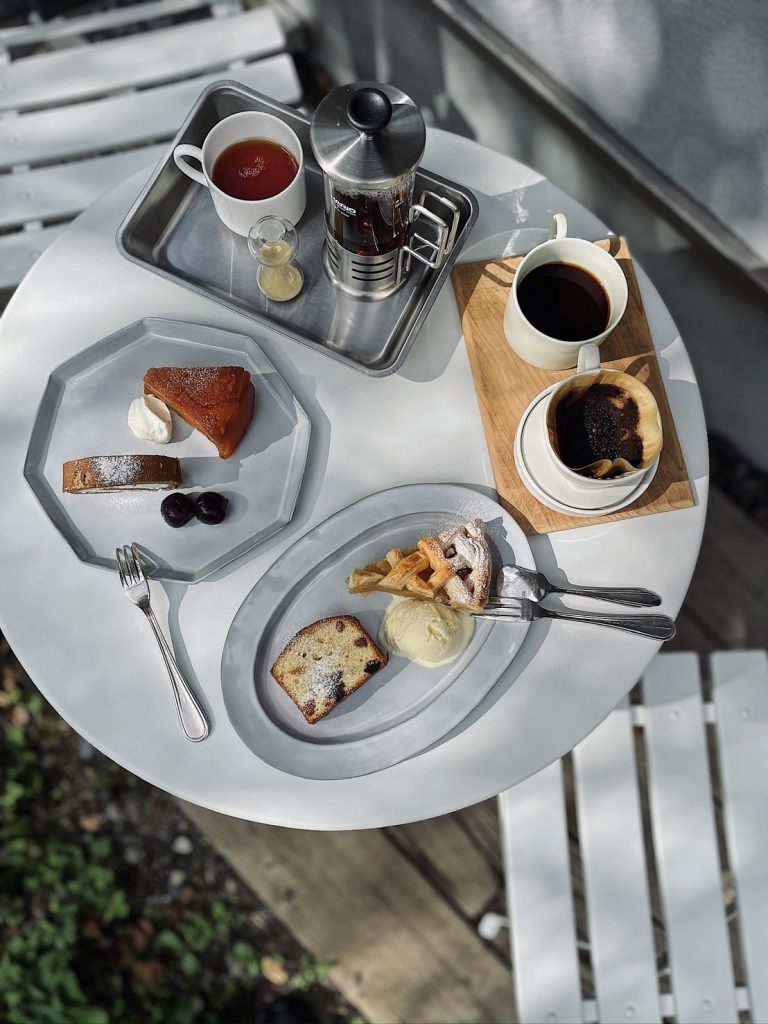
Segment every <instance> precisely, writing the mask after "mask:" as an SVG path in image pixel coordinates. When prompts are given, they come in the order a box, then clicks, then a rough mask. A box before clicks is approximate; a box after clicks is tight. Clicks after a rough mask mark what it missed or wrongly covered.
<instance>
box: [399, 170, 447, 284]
mask: <svg viewBox="0 0 768 1024" xmlns="http://www.w3.org/2000/svg"><path fill="white" fill-rule="evenodd" d="M429 201H432V202H437V203H440V204H442V206H444V207H445V208H446V209H448V210H449V211H450V213H451V215H452V216H451V219H450V222H448V221H446V220H445V219H444V218H443V217H441V216H440V215H439V214H437V213H435V212H434V210H430V209H429V207H428V206H427V202H429ZM422 219H423V220H427V221H429V223H430V224H431V225H433V226H434V228H435V237H434V238H425V237H424V235H420V234H418V233H417V231H416V230H415V228H414V225H415V223H416V221H418V220H422ZM408 224H409V228H408V242H407V244H406V245H404V246H403V252H404V253H405V254H406V255H405V269H406V270H408V269H409V268H410V261H411V256H414V257H415V258H416V259H417V260H420V261H421V262H422V263H424V264H426V265H427V266H428V267H430V269H432V270H436V269H437V268H438V267H441V266H442V265H443V263H444V262H445V258H446V256H447V255H448V253H449V252H450V251H451V249H452V248H453V243H454V242H455V241H456V232H457V230H458V227H459V208H458V207H457V206H456V204H455V203H452V202H451V200H450V199H446V198H445V196H440V195H438V194H437V192H430V191H428V190H427V189H425V190H424V191H423V192H422V193H421V195H420V197H419V202H418V203H414V204H413V206H411V208H410V210H409V211H408Z"/></svg>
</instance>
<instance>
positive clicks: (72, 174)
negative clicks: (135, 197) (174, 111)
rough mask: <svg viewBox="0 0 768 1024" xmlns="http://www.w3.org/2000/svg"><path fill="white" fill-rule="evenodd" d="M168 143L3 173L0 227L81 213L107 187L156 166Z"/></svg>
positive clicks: (0, 194)
mask: <svg viewBox="0 0 768 1024" xmlns="http://www.w3.org/2000/svg"><path fill="white" fill-rule="evenodd" d="M165 150H166V147H165V146H147V147H146V148H144V149H131V150H127V151H126V152H124V153H114V154H113V155H112V156H105V157H97V158H96V159H94V160H76V161H73V162H72V163H68V164H63V165H62V166H60V167H45V168H42V169H41V170H38V171H26V172H23V173H19V174H3V175H2V176H0V227H3V228H5V227H14V226H17V225H19V224H23V223H24V222H25V221H31V220H48V221H50V220H60V219H62V218H64V217H75V216H77V214H78V213H82V211H83V210H85V209H86V208H87V207H89V206H90V205H91V203H93V202H94V201H95V200H96V199H98V198H99V196H101V195H103V194H104V193H105V192H106V191H108V189H110V188H113V187H114V186H115V185H118V184H119V183H120V182H121V181H124V180H125V179H126V178H127V177H128V176H129V175H131V174H134V173H135V172H136V171H139V170H141V168H142V167H149V166H154V165H155V164H156V163H157V161H158V160H159V159H160V157H161V156H162V155H163V153H164V152H165Z"/></svg>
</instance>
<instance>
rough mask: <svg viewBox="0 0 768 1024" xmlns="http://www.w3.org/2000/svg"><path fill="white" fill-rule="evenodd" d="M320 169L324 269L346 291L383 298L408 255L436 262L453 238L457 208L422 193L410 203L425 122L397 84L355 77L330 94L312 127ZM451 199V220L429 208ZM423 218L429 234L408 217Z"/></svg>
mask: <svg viewBox="0 0 768 1024" xmlns="http://www.w3.org/2000/svg"><path fill="white" fill-rule="evenodd" d="M310 139H311V142H312V148H313V150H314V153H315V157H316V158H317V162H318V163H319V164H320V166H321V168H322V169H323V172H324V188H325V224H326V245H325V248H324V253H323V261H324V265H325V270H326V273H327V274H328V276H329V277H330V279H331V280H332V281H333V282H334V284H336V285H338V286H339V287H340V288H342V289H343V290H344V291H346V292H348V293H349V294H351V295H355V296H357V297H362V298H383V297H385V296H387V295H391V294H392V293H393V292H394V291H396V290H397V288H399V287H400V285H401V284H402V283H403V282H404V280H405V277H406V274H407V272H408V270H409V268H410V262H411V257H415V258H416V259H418V260H420V261H421V262H422V263H426V264H427V266H429V267H433V268H434V267H439V266H440V264H441V263H442V262H443V260H444V259H445V256H446V254H447V252H448V250H449V248H450V245H452V244H453V238H454V236H455V226H456V223H457V221H458V210H457V209H456V208H455V207H454V206H453V204H451V203H447V202H446V200H444V199H443V197H441V196H437V195H436V194H434V193H432V192H424V193H422V195H421V197H420V202H419V203H418V204H414V203H413V190H414V182H415V179H416V168H417V166H418V164H419V161H420V160H421V157H422V155H423V153H424V146H425V142H426V129H425V127H424V120H423V118H422V116H421V113H420V112H419V108H418V107H417V106H416V104H415V103H414V102H413V100H412V99H411V98H410V97H409V96H407V95H406V94H405V93H404V92H402V90H400V89H397V88H396V87H395V86H393V85H388V84H383V83H377V82H353V83H351V84H349V85H343V86H340V87H338V88H336V89H334V90H333V91H332V92H330V93H329V94H328V96H326V97H325V99H324V100H323V101H322V102H321V103H320V105H319V106H318V108H317V110H316V112H315V115H314V117H313V119H312V126H311V129H310ZM428 201H431V203H432V205H434V202H437V203H438V204H441V213H445V212H446V211H445V207H446V206H450V207H451V209H450V211H449V212H450V214H451V215H452V219H451V223H450V225H449V224H448V223H446V221H445V220H444V219H443V217H442V216H439V215H438V214H436V213H435V211H434V210H433V209H428V208H427V206H426V205H425V204H426V203H427V202H428ZM419 218H424V222H425V223H426V222H429V224H430V225H431V227H430V236H431V237H423V236H422V235H418V234H416V232H415V230H414V228H413V225H414V222H415V221H416V220H417V219H419Z"/></svg>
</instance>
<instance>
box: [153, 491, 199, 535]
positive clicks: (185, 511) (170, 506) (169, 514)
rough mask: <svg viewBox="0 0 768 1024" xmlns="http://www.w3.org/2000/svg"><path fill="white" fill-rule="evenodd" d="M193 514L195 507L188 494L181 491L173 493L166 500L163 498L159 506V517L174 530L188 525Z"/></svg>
mask: <svg viewBox="0 0 768 1024" xmlns="http://www.w3.org/2000/svg"><path fill="white" fill-rule="evenodd" d="M194 514H195V505H194V502H193V501H192V499H191V498H190V497H189V495H188V494H182V493H181V491H174V492H173V494H169V495H168V497H167V498H163V501H162V504H161V505H160V515H161V516H162V517H163V519H164V520H165V521H166V523H168V525H169V526H172V527H173V528H174V529H175V530H178V528H179V527H180V526H183V525H184V524H185V523H188V522H189V520H190V519H191V518H192V516H193V515H194Z"/></svg>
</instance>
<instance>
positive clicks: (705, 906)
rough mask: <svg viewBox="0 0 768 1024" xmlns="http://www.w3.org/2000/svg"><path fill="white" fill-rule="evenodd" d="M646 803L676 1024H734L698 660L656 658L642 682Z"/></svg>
mask: <svg viewBox="0 0 768 1024" xmlns="http://www.w3.org/2000/svg"><path fill="white" fill-rule="evenodd" d="M643 698H644V702H645V706H646V729H645V736H646V744H647V748H646V749H647V754H648V769H649V771H648V776H649V798H650V807H651V820H652V825H653V831H654V839H655V852H656V861H657V866H658V875H659V885H660V889H661V896H662V902H663V907H664V916H665V920H666V925H667V940H668V946H669V954H670V966H671V971H672V991H673V994H674V1000H675V1007H676V1014H675V1016H676V1018H677V1020H678V1021H679V1022H680V1024H688V1022H703V1021H718V1022H721V1024H726V1022H731V1021H737V1020H738V1011H737V1007H736V997H735V984H734V977H733V967H732V964H731V953H730V945H729V941H728V933H727V928H726V923H725V909H724V904H723V896H722V888H721V880H720V864H719V860H718V854H717V837H716V832H715V821H714V815H713V809H712V791H711V786H710V779H709V768H708V761H707V752H706V738H705V730H704V722H703V707H702V701H701V690H700V681H699V668H698V660H697V658H696V656H695V655H688V654H668V655H663V656H661V657H657V658H655V659H654V660H653V661H652V662H651V664H650V666H649V667H648V670H647V671H646V674H645V676H644V677H643Z"/></svg>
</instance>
